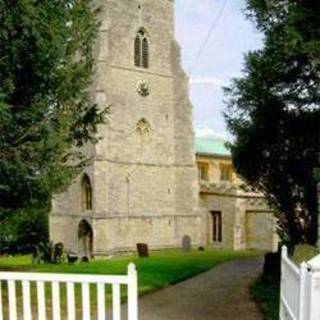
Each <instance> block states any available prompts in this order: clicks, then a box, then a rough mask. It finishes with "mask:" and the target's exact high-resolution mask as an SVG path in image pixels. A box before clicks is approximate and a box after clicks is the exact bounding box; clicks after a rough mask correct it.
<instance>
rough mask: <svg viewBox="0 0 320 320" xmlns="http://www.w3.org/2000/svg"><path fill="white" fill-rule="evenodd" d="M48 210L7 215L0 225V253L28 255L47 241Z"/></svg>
mask: <svg viewBox="0 0 320 320" xmlns="http://www.w3.org/2000/svg"><path fill="white" fill-rule="evenodd" d="M47 212H48V208H45V207H40V208H32V209H29V210H28V209H23V210H19V211H16V214H13V215H7V216H6V219H4V220H3V222H2V223H1V225H0V237H1V239H0V241H1V246H0V253H9V254H12V253H29V252H31V251H32V250H33V248H34V246H35V245H37V244H38V243H39V242H42V241H45V242H46V241H48V214H47Z"/></svg>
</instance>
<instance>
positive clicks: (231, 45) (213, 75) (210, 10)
mask: <svg viewBox="0 0 320 320" xmlns="http://www.w3.org/2000/svg"><path fill="white" fill-rule="evenodd" d="M175 5H176V38H177V40H178V42H179V44H180V46H181V48H182V64H183V68H184V70H185V71H186V72H187V74H188V75H189V78H190V97H191V101H192V104H193V106H194V110H193V113H194V126H195V129H196V132H197V134H198V135H216V136H222V137H229V134H228V133H227V129H226V126H225V123H224V119H223V115H222V111H223V109H224V108H225V106H224V104H223V99H224V97H223V90H222V86H224V85H227V84H228V83H229V82H230V79H232V78H233V77H235V76H239V75H240V74H241V70H242V66H243V54H244V53H245V52H247V51H249V50H253V49H256V48H259V47H260V46H261V35H260V34H259V33H258V31H256V29H255V27H254V25H253V23H252V22H251V21H248V20H246V18H245V15H244V13H243V9H244V7H245V0H176V4H175ZM213 24H214V25H215V26H214V28H213V31H212V34H211V37H210V38H208V31H209V30H210V26H212V25H213ZM206 40H207V41H206ZM204 43H206V45H205V46H204V47H203V45H204ZM200 48H203V50H202V53H201V55H200V56H199V50H200Z"/></svg>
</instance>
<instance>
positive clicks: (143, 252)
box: [137, 243, 149, 258]
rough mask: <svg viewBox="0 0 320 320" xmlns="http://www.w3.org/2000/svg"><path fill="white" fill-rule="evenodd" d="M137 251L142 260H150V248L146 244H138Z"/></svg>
mask: <svg viewBox="0 0 320 320" xmlns="http://www.w3.org/2000/svg"><path fill="white" fill-rule="evenodd" d="M137 251H138V255H139V257H140V258H149V248H148V245H147V244H145V243H137Z"/></svg>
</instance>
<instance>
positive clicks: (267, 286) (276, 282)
mask: <svg viewBox="0 0 320 320" xmlns="http://www.w3.org/2000/svg"><path fill="white" fill-rule="evenodd" d="M251 294H252V296H253V298H254V299H255V300H256V301H257V302H258V303H259V305H260V307H261V309H262V311H263V314H264V319H265V320H278V319H279V302H280V279H279V278H277V277H270V276H269V277H265V276H261V277H260V278H259V279H257V281H256V282H255V283H254V285H253V286H252V288H251Z"/></svg>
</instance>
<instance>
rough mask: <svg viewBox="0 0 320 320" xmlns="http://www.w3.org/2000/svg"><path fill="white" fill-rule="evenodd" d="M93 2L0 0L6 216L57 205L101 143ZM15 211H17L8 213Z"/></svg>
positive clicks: (0, 159)
mask: <svg viewBox="0 0 320 320" xmlns="http://www.w3.org/2000/svg"><path fill="white" fill-rule="evenodd" d="M96 14H97V10H94V9H93V5H92V3H91V0H41V1H40V0H39V1H38V0H17V1H9V0H0V30H1V32H0V222H1V223H2V225H3V222H4V221H5V219H12V217H11V216H12V215H15V214H18V215H20V214H21V212H22V211H25V212H30V211H32V210H41V208H47V209H48V208H50V203H51V198H52V194H53V193H56V192H60V191H63V190H64V189H65V188H66V187H67V186H68V185H69V184H70V182H71V180H72V179H73V178H74V176H75V175H76V174H77V173H78V172H79V169H80V168H81V167H82V166H83V164H84V162H85V160H87V159H86V158H85V157H84V155H83V154H82V153H81V152H80V151H79V150H80V149H79V148H80V147H81V146H83V145H84V144H86V143H95V142H96V141H97V137H96V132H97V126H98V125H99V124H100V123H103V122H104V115H105V113H106V110H107V108H105V109H103V110H101V109H99V108H98V107H97V106H96V105H95V104H93V103H92V102H91V99H90V89H89V88H90V85H91V80H92V74H93V67H94V59H93V45H94V40H95V37H96V33H97V27H98V23H97V19H96ZM9 216H10V217H9Z"/></svg>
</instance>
